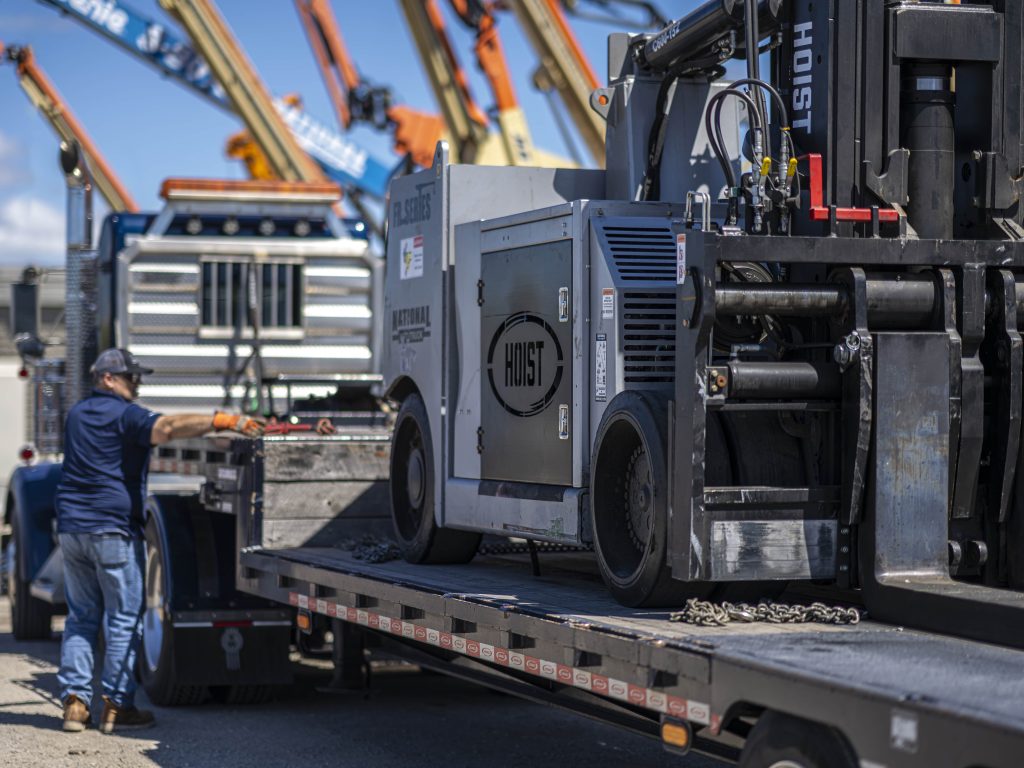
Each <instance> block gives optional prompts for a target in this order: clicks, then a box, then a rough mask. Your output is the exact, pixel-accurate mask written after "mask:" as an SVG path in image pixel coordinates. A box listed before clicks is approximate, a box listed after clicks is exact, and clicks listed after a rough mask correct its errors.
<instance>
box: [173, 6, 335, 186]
mask: <svg viewBox="0 0 1024 768" xmlns="http://www.w3.org/2000/svg"><path fill="white" fill-rule="evenodd" d="M160 5H161V7H162V8H163V9H164V10H165V11H167V12H168V13H170V14H171V15H172V16H173V17H174V18H175V19H177V20H178V21H179V22H180V23H181V25H182V26H183V27H184V28H185V30H186V31H187V32H188V34H189V36H190V37H191V38H192V40H193V42H194V43H195V44H196V47H197V48H198V50H199V52H200V53H201V54H202V56H203V57H204V58H205V59H206V61H207V63H208V64H209V66H210V69H211V70H212V71H213V74H214V75H215V76H216V78H217V80H218V81H219V82H220V83H221V85H222V86H223V87H224V89H225V91H226V92H227V95H228V98H229V99H230V100H231V104H232V105H233V106H234V109H235V111H236V112H237V113H238V115H239V117H241V118H242V120H243V121H244V122H245V124H246V126H247V127H248V129H249V131H250V133H252V135H253V137H254V138H255V139H256V142H257V144H258V145H259V147H260V149H261V150H262V152H263V154H264V155H265V156H266V158H267V162H268V164H269V165H270V167H271V169H272V170H273V171H274V173H275V175H277V176H278V178H280V179H281V180H282V181H321V180H323V179H324V175H323V173H321V171H320V169H319V168H317V167H316V165H315V164H314V163H313V161H312V160H311V159H310V157H309V155H307V154H306V153H305V152H304V151H303V150H302V148H301V147H300V146H299V143H298V141H297V140H296V138H295V137H294V136H293V135H292V133H291V131H289V130H288V126H287V125H286V124H285V122H284V119H283V118H282V117H281V115H279V114H278V112H277V110H276V109H275V108H274V102H273V100H272V99H271V96H270V93H268V92H267V90H266V88H265V87H264V85H263V83H262V81H261V80H260V78H259V76H258V75H257V74H256V70H255V69H254V68H253V66H252V64H251V63H250V62H249V61H248V59H247V57H246V56H245V54H244V53H243V52H242V49H241V47H240V46H239V44H238V41H237V40H235V38H234V35H232V33H231V30H230V29H229V28H228V26H227V24H225V22H224V19H223V18H222V17H221V15H220V13H219V12H218V10H217V8H216V6H215V5H214V3H213V1H212V0H160Z"/></svg>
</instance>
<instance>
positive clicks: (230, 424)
mask: <svg viewBox="0 0 1024 768" xmlns="http://www.w3.org/2000/svg"><path fill="white" fill-rule="evenodd" d="M266 426H267V425H266V422H264V421H263V419H257V418H253V417H251V416H244V415H242V414H240V413H224V412H223V411H217V412H216V413H214V414H213V428H214V429H215V430H216V431H218V432H225V431H232V432H241V433H242V434H243V435H245V436H246V437H259V436H261V435H262V434H263V430H264V429H266Z"/></svg>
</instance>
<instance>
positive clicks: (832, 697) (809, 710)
mask: <svg viewBox="0 0 1024 768" xmlns="http://www.w3.org/2000/svg"><path fill="white" fill-rule="evenodd" d="M205 443H206V445H207V447H206V448H202V447H196V445H197V444H196V443H192V444H188V443H185V444H182V445H181V446H179V447H177V448H173V449H172V448H170V447H169V448H167V449H165V450H164V451H163V453H162V455H161V456H160V457H158V458H157V459H156V461H157V462H165V464H163V465H160V466H163V467H164V469H170V468H171V464H173V465H174V467H175V468H176V469H177V470H178V471H184V472H185V473H187V474H205V476H206V486H207V488H206V490H205V491H204V492H203V493H202V494H201V498H203V499H205V500H206V501H205V502H204V503H205V508H206V510H207V511H208V513H209V514H211V515H220V514H224V513H225V512H229V513H230V514H233V515H235V517H236V521H235V529H236V532H237V535H238V541H237V543H238V546H237V551H236V553H235V554H236V562H235V565H236V586H237V589H238V590H239V591H240V592H242V593H248V594H250V595H252V596H255V597H258V598H262V599H264V600H269V601H270V602H272V603H275V604H278V605H280V606H289V607H290V608H291V609H293V610H294V612H295V615H296V618H297V619H298V623H299V625H300V626H305V627H309V626H312V625H313V624H314V623H316V622H320V623H321V625H323V624H325V623H327V625H328V626H331V627H332V628H333V631H334V635H335V641H336V648H335V662H336V665H337V667H338V670H339V678H338V679H339V680H340V679H341V678H342V677H344V671H345V670H348V671H349V673H350V675H349V682H352V676H353V675H354V676H356V677H358V676H359V674H360V671H359V667H360V660H361V659H362V657H363V654H364V648H371V649H374V650H379V651H386V652H387V653H388V654H394V655H398V656H400V657H402V658H404V659H407V660H409V661H412V662H414V663H417V664H420V665H422V666H425V667H431V668H436V669H438V670H440V671H443V672H446V673H448V674H453V675H457V676H460V677H463V678H466V679H470V680H474V681H477V682H479V683H482V684H484V685H487V686H490V687H492V688H496V689H499V690H503V691H506V692H508V693H511V694H514V695H518V696H522V697H526V698H530V699H534V700H537V701H542V702H545V703H548V704H551V705H555V706H558V707H562V708H565V709H569V710H573V711H576V712H578V713H580V714H583V715H586V716H589V717H592V718H596V719H599V720H602V721H605V722H608V723H612V724H615V725H618V726H622V727H626V728H629V729H632V730H635V731H638V732H641V733H645V734H648V735H651V736H654V737H656V738H662V737H663V736H664V733H663V731H662V727H663V725H664V724H666V723H668V724H669V725H677V726H678V725H682V727H683V729H684V730H687V731H688V736H689V738H690V745H689V746H690V747H692V748H693V749H695V750H698V751H701V752H704V753H707V754H712V755H715V756H717V757H720V758H723V759H727V760H740V761H741V764H743V765H762V764H764V765H773V764H775V763H771V762H765V763H762V762H756V761H754V762H743V761H750V760H753V758H752V757H750V756H749V755H746V756H743V757H742V758H741V755H742V754H743V752H742V751H743V748H744V744H745V742H746V743H752V742H753V741H754V740H755V735H756V723H757V722H758V721H759V720H760V721H763V720H765V713H771V714H772V717H774V718H776V721H777V719H778V717H779V716H780V715H781V716H785V717H786V718H797V720H787V722H789V723H790V724H792V723H798V724H799V725H800V729H799V732H800V733H802V734H804V737H807V734H816V735H814V736H813V737H811V738H812V740H814V739H817V738H826V739H828V738H831V739H833V740H835V742H836V743H838V744H841V745H843V747H844V748H845V749H846V750H848V752H847V754H848V755H849V756H850V758H851V762H849V764H851V765H859V766H863V768H880V767H882V766H885V767H886V768H897V767H902V766H907V767H908V768H910V767H916V766H929V767H934V766H956V767H958V768H979V767H982V766H983V767H984V768H1002V767H1004V766H1005V767H1006V768H1011V767H1012V766H1019V765H1020V764H1021V760H1022V755H1024V708H1022V707H1021V703H1022V702H1024V674H1022V673H1024V652H1021V651H1019V650H1014V649H1009V648H1003V647H998V646H994V645H987V644H983V643H979V642H974V641H970V640H963V639H959V638H953V637H947V636H943V635H939V634H935V633H930V632H922V631H912V630H905V629H903V628H901V627H898V626H894V625H892V624H885V623H879V622H875V621H872V620H871V619H870V617H867V618H865V620H862V621H861V622H860V623H858V624H856V625H823V624H810V623H798V624H771V623H764V622H754V623H739V622H732V623H729V624H728V625H726V626H695V625H691V624H685V623H680V622H677V621H673V620H671V619H670V612H669V611H664V610H649V609H631V608H626V607H623V606H622V605H620V604H618V603H616V602H615V601H614V600H613V598H612V597H611V596H610V595H609V594H608V592H607V590H606V588H605V587H604V585H603V583H602V582H601V579H600V576H599V573H598V570H597V567H596V564H595V562H594V556H593V554H592V553H590V552H586V551H578V550H577V551H543V550H542V551H540V552H539V553H538V552H537V551H534V552H532V553H530V552H528V551H526V550H525V548H524V550H523V551H522V552H516V551H514V548H513V550H512V551H511V552H510V551H509V548H508V547H507V546H505V547H495V548H494V549H495V550H497V553H495V554H484V553H481V554H480V555H478V556H477V557H476V559H474V561H473V562H471V563H469V564H466V565H437V566H423V565H411V564H408V563H406V562H404V561H400V560H391V561H386V562H377V563H374V562H370V561H368V560H367V559H359V557H360V554H361V553H360V552H359V551H358V550H356V551H355V552H353V551H352V550H351V548H348V549H346V548H344V547H343V544H342V542H345V541H348V542H351V540H352V538H353V537H355V538H358V536H359V535H360V532H365V531H367V530H372V531H373V532H374V533H375V535H378V536H379V535H380V533H381V531H382V530H386V528H381V524H382V523H384V524H386V523H387V519H386V497H385V499H384V500H382V498H381V496H380V495H379V491H380V490H381V481H380V480H376V481H368V480H366V479H365V478H363V479H359V478H357V477H355V476H353V477H352V481H353V482H354V483H355V485H351V484H349V485H351V487H349V490H348V491H345V490H341V491H335V492H340V493H342V494H343V495H346V496H351V495H352V492H353V491H356V492H358V495H360V496H361V497H362V498H363V499H364V501H365V503H364V504H363V505H362V506H360V504H358V503H357V504H354V505H353V504H349V505H348V506H347V507H344V508H342V507H338V508H337V509H338V510H339V511H335V512H330V511H329V510H330V509H331V508H332V507H336V505H334V504H333V502H332V501H331V499H330V498H325V497H323V496H322V495H317V493H316V492H315V490H316V489H317V487H318V486H317V484H318V483H321V482H323V481H322V480H320V479H319V478H322V477H323V476H324V472H325V469H324V468H325V467H327V466H329V465H330V464H331V463H332V459H331V456H332V455H336V454H335V453H334V452H337V451H342V452H343V453H344V455H346V456H347V457H348V459H347V462H346V467H349V468H350V467H351V466H353V465H359V464H360V462H359V461H358V460H354V459H353V458H352V457H353V456H356V457H357V458H358V456H359V455H360V454H361V453H362V455H363V456H364V458H366V457H369V456H373V455H376V456H377V457H378V458H379V459H381V460H382V461H383V459H384V458H385V457H386V445H387V444H386V443H385V442H384V441H383V439H382V438H381V436H380V435H379V434H378V435H373V434H366V435H363V436H361V437H360V436H353V435H349V436H347V437H345V438H342V440H341V441H340V442H339V441H338V440H336V439H333V438H317V437H307V436H301V437H290V438H287V437H285V438H265V439H264V440H262V441H248V440H233V441H226V440H224V439H223V438H221V439H219V440H207V441H205ZM171 451H178V452H179V453H178V455H177V457H175V456H174V455H173V454H172V453H171ZM204 451H206V452H205V453H204ZM302 454H306V455H308V456H309V457H310V458H309V460H308V461H307V462H305V465H304V467H303V468H298V467H296V465H295V462H294V461H291V460H289V459H288V458H287V457H289V456H290V457H295V456H298V455H302ZM287 466H292V467H294V468H295V474H294V475H292V476H290V477H289V478H288V479H286V480H284V479H282V478H283V476H282V475H281V472H282V469H281V468H282V467H287ZM363 466H364V467H367V466H369V465H368V464H366V462H363ZM274 467H277V469H273V468H274ZM268 468H269V469H268ZM345 471H346V472H347V473H349V474H350V475H351V471H350V469H348V468H347V469H346V470H345ZM309 478H316V479H309ZM261 482H262V486H259V485H257V484H258V483H261ZM332 485H333V486H334V487H340V488H342V489H344V488H346V487H347V486H346V483H345V482H337V481H336V482H335V483H333V484H332ZM278 486H285V488H284V490H282V489H281V488H280V487H278ZM258 487H262V492H255V489H256V488H258ZM321 487H322V486H321ZM211 500H213V503H211ZM268 505H269V506H268ZM381 507H385V508H381ZM325 509H326V510H328V511H327V512H324V511H323V510H325ZM352 509H355V510H356V511H355V512H353V511H352ZM318 510H319V511H318ZM286 517H287V518H288V519H301V520H305V521H306V524H305V527H304V528H302V526H299V528H302V530H303V531H304V532H303V533H302V536H303V537H304V538H306V539H307V541H308V542H309V543H308V544H305V545H295V546H285V545H284V544H286V543H287V542H283V541H282V540H281V539H280V534H279V531H280V529H278V528H275V527H274V526H273V525H272V523H273V521H274V520H278V519H282V518H286ZM314 519H319V520H320V521H321V522H320V524H319V525H318V526H316V525H314V526H311V523H310V521H312V520H314ZM296 529H297V528H296ZM314 529H315V530H314ZM271 531H278V533H277V534H275V540H276V541H277V542H278V543H280V544H282V545H281V546H266V545H265V543H264V542H263V541H262V538H263V536H264V532H271ZM325 532H326V533H325ZM328 542H334V545H332V544H329V543H328ZM484 552H486V549H485V550H484ZM830 595H831V597H832V598H833V601H834V602H835V601H838V602H841V601H842V600H843V598H844V594H843V593H835V592H833V593H830ZM815 597H816V595H815V593H814V590H813V588H808V589H805V590H804V591H803V592H797V591H794V592H792V593H787V594H784V595H783V596H782V597H781V598H780V601H781V602H802V603H807V602H810V601H811V600H813V599H815ZM845 597H847V598H849V599H855V598H854V597H853V596H852V595H851V594H849V593H846V595H845ZM668 733H678V730H676V731H672V730H671V729H670V730H669V731H668ZM509 736H510V737H514V736H515V734H511V733H510V734H509ZM757 742H758V744H763V743H764V739H762V738H759V739H757ZM667 746H671V745H667ZM496 748H497V747H496ZM854 756H855V757H854ZM783 764H785V763H783ZM792 764H794V765H800V766H803V765H805V763H802V762H799V761H796V762H793V763H792ZM826 764H829V765H832V764H835V765H839V764H840V763H826ZM844 764H845V763H844ZM806 765H809V766H813V765H816V763H812V762H808V763H806Z"/></svg>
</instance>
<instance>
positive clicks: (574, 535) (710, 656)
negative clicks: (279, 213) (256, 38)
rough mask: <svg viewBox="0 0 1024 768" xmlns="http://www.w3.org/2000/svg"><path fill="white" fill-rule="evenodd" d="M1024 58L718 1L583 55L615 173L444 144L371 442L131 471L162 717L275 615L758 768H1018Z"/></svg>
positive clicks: (671, 745) (413, 184)
mask: <svg viewBox="0 0 1024 768" xmlns="http://www.w3.org/2000/svg"><path fill="white" fill-rule="evenodd" d="M1022 24H1024V22H1022V20H1021V18H1020V15H1019V13H1018V12H1017V10H1016V7H1015V6H1013V5H1012V4H1009V3H1002V2H994V3H991V4H986V5H979V4H943V3H927V2H920V3H918V2H914V3H910V2H885V3H883V2H881V1H880V0H879V1H873V0H864V1H863V2H861V1H858V2H845V0H844V1H843V2H839V0H834V1H832V2H830V1H829V0H821V1H820V2H819V1H817V0H816V1H815V2H813V3H799V4H796V3H793V4H783V3H780V2H776V1H775V0H762V1H761V2H755V1H754V0H751V1H750V2H741V1H740V0H712V2H707V3H704V4H702V5H701V6H699V7H698V8H697V9H696V10H694V11H693V12H692V13H690V14H688V15H686V16H684V17H682V18H680V19H678V20H676V21H674V22H673V23H672V24H670V25H669V26H668V27H666V28H665V29H664V30H662V31H661V32H658V33H655V34H651V35H647V34H641V35H616V36H613V37H612V38H611V40H610V42H609V63H608V85H607V86H606V87H604V88H600V89H598V90H597V91H595V92H594V94H593V97H592V101H591V103H592V106H593V108H594V109H596V110H598V112H599V114H601V115H602V116H603V117H604V118H605V119H606V121H607V136H606V161H607V162H606V170H604V171H596V170H590V171H588V170H578V169H573V170H568V169H531V168H521V167H519V168H487V167H479V166H466V165H460V164H454V163H451V162H450V158H449V155H448V151H447V147H446V146H445V145H444V144H443V143H442V144H440V145H439V146H438V149H437V151H436V153H435V157H434V162H433V165H432V167H431V168H429V169H426V170H424V171H422V172H420V173H416V174H411V175H409V176H406V177H403V178H401V179H396V180H395V181H393V182H392V185H391V194H390V201H389V208H388V238H387V264H386V275H385V287H384V291H383V295H382V312H381V320H382V327H383V333H382V334H381V347H380V349H379V356H380V365H381V368H380V370H381V372H382V374H383V386H384V389H383V390H382V400H383V406H382V408H381V409H380V414H382V415H378V414H377V412H375V411H372V410H367V411H365V412H363V413H362V414H357V413H352V414H350V416H349V423H348V424H345V425H343V428H342V429H339V434H338V435H336V436H332V437H327V436H319V435H313V434H310V433H309V432H308V431H307V430H303V429H296V430H294V431H291V432H283V433H280V434H273V435H268V436H266V437H264V438H262V439H261V440H248V439H242V438H231V437H215V438H208V439H203V440H196V441H189V442H185V443H180V444H170V445H167V446H162V447H160V449H159V450H158V451H157V452H156V453H155V455H154V458H153V467H152V469H153V471H154V472H155V473H168V474H172V475H175V476H178V477H191V478H198V479H199V481H200V482H201V490H200V491H199V492H198V493H169V492H166V491H163V490H155V491H154V493H152V495H151V499H150V501H149V504H148V508H149V510H150V523H149V527H148V529H147V538H148V542H149V547H148V551H149V555H148V560H147V572H146V590H147V603H146V615H145V619H144V624H145V632H144V640H143V645H144V650H145V653H143V654H140V655H141V656H142V657H143V659H142V661H141V662H140V675H141V677H142V680H143V684H144V686H145V687H146V690H147V692H148V693H149V695H150V696H151V698H153V699H154V701H156V702H158V703H173V702H183V701H195V700H198V699H199V698H200V697H201V696H202V695H203V692H204V691H205V689H207V688H208V687H213V688H216V689H218V690H221V689H225V686H226V690H229V691H234V693H235V695H236V696H237V697H238V698H239V699H242V700H245V699H246V698H258V696H257V693H262V690H264V689H262V684H261V687H260V689H257V688H255V687H252V686H250V687H245V686H246V685H247V683H246V682H245V680H246V678H245V672H246V670H247V669H248V668H250V666H252V665H268V666H273V657H274V654H277V653H279V652H280V650H281V646H282V645H283V644H284V643H285V642H286V638H285V639H282V640H280V643H279V644H278V645H273V644H268V643H266V642H263V641H262V640H261V639H260V638H261V637H262V636H264V635H265V634H270V633H274V632H278V631H280V634H281V635H282V636H284V635H286V634H287V633H288V630H287V628H285V627H284V625H283V624H282V625H280V627H278V625H277V624H275V623H274V622H287V621H292V620H293V621H294V625H295V627H297V628H298V636H297V637H298V638H301V637H305V638H307V640H306V642H309V638H318V637H326V634H325V630H328V629H329V630H330V632H331V635H332V637H333V640H332V651H333V658H334V661H335V668H336V676H335V682H336V683H337V684H338V685H343V686H345V685H351V686H358V685H365V684H366V682H367V681H366V674H365V664H366V660H367V658H373V656H374V655H375V654H390V655H397V656H399V657H401V658H403V659H405V660H408V661H412V662H414V663H416V664H419V665H421V666H422V667H425V668H431V669H437V670H440V671H442V672H445V673H447V674H451V675H456V676H459V677H461V678H464V679H467V680H472V681H476V682H479V683H481V684H483V685H486V686H489V687H491V688H494V689H497V690H501V691H504V692H507V693H511V694H514V695H517V696H522V697H525V698H529V699H532V700H535V701H539V702H543V703H545V704H549V705H553V706H559V707H563V708H565V709H568V710H572V711H574V712H578V713H580V714H581V715H584V716H588V717H592V718H596V719H599V720H602V721H604V722H608V723H611V724H614V725H617V726H620V727H623V728H628V729H632V730H635V731H638V732H640V733H644V734H647V735H650V736H652V737H653V738H657V739H660V740H661V742H662V743H663V744H664V745H665V747H666V749H668V750H671V751H673V752H679V753H685V752H687V751H689V750H697V751H701V752H704V753H707V754H712V755H716V756H718V757H721V758H723V759H727V760H733V761H736V762H738V763H739V764H740V765H742V766H746V767H747V768H754V767H756V768H783V767H785V768H789V767H790V766H797V767H798V768H826V767H827V768H835V767H840V768H843V767H845V766H851V767H852V766H857V767H859V768H880V767H882V766H885V767H887V768H897V767H903V766H906V767H908V768H916V767H917V766H921V767H924V766H950V767H951V768H980V767H984V768H1003V767H1004V766H1006V767H1007V768H1010V767H1011V766H1016V765H1018V764H1019V762H1020V754H1021V751H1022V747H1024V718H1022V717H1021V707H1020V703H1021V702H1022V701H1024V678H1022V677H1021V675H1020V674H1019V670H1020V669H1021V667H1022V663H1024V655H1022V649H1021V641H1020V637H1021V636H1022V634H1021V632H1020V631H1018V630H1019V629H1020V616H1021V608H1022V607H1024V596H1022V593H1021V591H1020V583H1019V581H1018V575H1017V567H1016V565H1015V563H1016V560H1017V558H1018V557H1019V551H1020V542H1019V540H1018V538H1017V532H1018V525H1017V523H1016V522H1015V521H1016V519H1017V517H1019V513H1018V512H1017V502H1016V498H1017V494H1016V493H1015V492H1014V491H1015V486H1016V483H1017V481H1018V479H1019V477H1020V473H1018V472H1017V471H1016V467H1017V460H1018V456H1019V451H1018V450H1017V446H1018V441H1019V432H1020V400H1021V396H1022V395H1021V392H1022V390H1021V387H1020V381H1021V375H1022V367H1024V360H1022V354H1021V342H1020V335H1019V332H1018V330H1017V327H1016V324H1017V322H1018V321H1017V307H1018V306H1019V304H1018V302H1017V299H1016V296H1017V288H1016V285H1017V282H1016V281H1017V278H1016V273H1017V272H1018V271H1021V270H1024V253H1022V252H1021V249H1020V238H1019V234H1020V233H1021V229H1020V224H1021V212H1020V210H1019V193H1018V192H1017V184H1018V178H1019V176H1020V174H1019V172H1018V170H1017V169H1019V168H1020V167H1021V165H1022V163H1021V158H1020V157H1019V152H1020V147H1021V142H1020V134H1019V131H1020V128H1019V125H1018V121H1017V120H1016V117H1015V114H1016V112H1015V107H1014V106H1011V105H1017V104H1019V101H1020V95H1021V73H1022V70H1024V60H1022V56H1024V54H1022V48H1021V45H1020V40H1021V35H1022V33H1024V27H1022ZM764 54H768V55H769V56H770V59H771V67H770V70H771V72H770V74H769V75H768V76H767V77H766V78H762V77H761V75H760V72H759V64H760V56H761V55H764ZM732 57H738V58H740V59H743V60H745V61H746V68H747V72H746V75H747V76H746V77H740V78H738V79H736V80H734V81H733V82H731V83H728V82H725V81H724V80H723V78H722V76H723V72H724V70H725V66H726V64H727V63H728V61H729V59H730V58H732ZM761 96H764V97H765V98H764V99H762V98H761ZM336 418H339V419H340V418H341V417H340V416H338V417H336ZM298 426H302V423H301V420H300V424H299V425H298ZM388 517H390V518H391V519H390V520H388ZM389 529H390V531H391V535H392V537H393V539H394V541H395V542H397V552H398V553H400V555H401V557H393V554H394V552H393V551H392V549H391V547H388V546H374V547H371V548H370V550H371V551H367V547H365V546H364V547H360V546H355V547H353V541H355V542H357V543H358V542H359V541H360V540H361V537H363V536H364V535H366V534H367V533H369V534H372V535H373V537H374V538H372V539H365V540H363V541H380V536H381V535H382V533H383V532H386V531H388V530H389ZM495 537H500V538H498V539H496V538H495ZM501 539H511V540H510V541H502V540H501ZM591 548H592V549H593V551H590V550H591ZM740 599H745V600H746V601H748V602H750V603H752V602H755V601H757V600H758V599H762V600H763V602H761V603H759V604H758V605H747V604H739V603H738V601H739V600H740ZM232 600H245V601H249V600H251V601H254V602H251V603H250V602H246V603H244V604H242V603H235V604H234V605H232ZM819 601H825V602H826V603H827V605H826V604H822V603H821V602H819ZM830 605H831V606H834V607H829V606H830ZM266 622H270V624H269V625H268V624H267V623H266ZM301 642H303V641H301V640H300V644H301ZM195 656H202V658H203V660H204V665H205V666H204V668H202V669H197V668H196V667H197V665H196V664H194V663H191V664H190V657H195ZM276 658H278V659H279V658H280V657H279V656H278V657H276ZM275 669H279V670H281V671H286V670H284V669H283V667H275ZM203 675H205V676H206V677H205V678H204V677H203ZM232 686H235V687H232ZM461 725H463V726H464V727H472V724H471V723H465V724H461ZM525 735H526V734H519V733H516V731H515V730H514V727H510V730H509V732H508V734H507V737H506V738H512V739H514V738H517V737H522V736H525ZM500 748H501V745H500V744H496V746H495V749H500Z"/></svg>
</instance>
